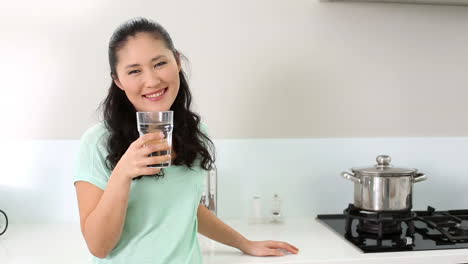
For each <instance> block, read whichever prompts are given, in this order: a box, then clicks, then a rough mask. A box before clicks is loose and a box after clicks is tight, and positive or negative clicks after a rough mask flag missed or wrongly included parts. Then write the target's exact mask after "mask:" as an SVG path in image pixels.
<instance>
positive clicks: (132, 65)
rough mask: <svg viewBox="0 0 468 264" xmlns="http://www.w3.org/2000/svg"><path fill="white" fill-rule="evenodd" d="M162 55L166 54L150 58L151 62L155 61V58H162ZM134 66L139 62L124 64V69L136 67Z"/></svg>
mask: <svg viewBox="0 0 468 264" xmlns="http://www.w3.org/2000/svg"><path fill="white" fill-rule="evenodd" d="M163 57H166V56H164V55H159V56H156V57H154V58H152V59H151V62H153V61H157V60H159V59H160V58H163ZM136 66H140V64H138V63H134V64H130V65H127V66H125V69H128V68H132V67H136Z"/></svg>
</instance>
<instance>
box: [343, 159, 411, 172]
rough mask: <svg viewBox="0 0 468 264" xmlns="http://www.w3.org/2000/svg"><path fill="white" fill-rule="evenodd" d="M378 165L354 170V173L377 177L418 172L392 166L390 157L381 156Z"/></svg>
mask: <svg viewBox="0 0 468 264" xmlns="http://www.w3.org/2000/svg"><path fill="white" fill-rule="evenodd" d="M376 160H377V164H376V165H374V167H370V168H352V169H351V170H352V171H353V172H354V173H358V174H372V175H376V176H406V175H412V174H414V173H415V172H417V171H418V170H417V169H405V168H395V167H393V166H392V165H390V161H391V160H392V158H390V156H388V155H379V156H377V158H376Z"/></svg>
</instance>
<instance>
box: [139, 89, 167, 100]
mask: <svg viewBox="0 0 468 264" xmlns="http://www.w3.org/2000/svg"><path fill="white" fill-rule="evenodd" d="M167 89H168V87H166V88H163V89H159V90H157V91H154V92H152V93H147V94H144V95H142V97H143V98H145V99H146V100H149V101H151V102H155V101H159V100H161V99H162V98H163V97H164V95H166V93H167ZM161 91H164V93H163V94H162V95H160V96H158V97H147V96H148V95H153V94H157V93H160V92H161Z"/></svg>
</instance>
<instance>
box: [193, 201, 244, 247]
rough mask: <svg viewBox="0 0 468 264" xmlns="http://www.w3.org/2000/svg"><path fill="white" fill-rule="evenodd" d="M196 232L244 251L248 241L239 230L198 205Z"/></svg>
mask: <svg viewBox="0 0 468 264" xmlns="http://www.w3.org/2000/svg"><path fill="white" fill-rule="evenodd" d="M197 217H198V232H199V233H200V234H202V235H204V236H206V237H208V238H210V239H213V240H216V241H218V242H220V243H223V244H225V245H228V246H231V247H235V248H237V249H239V250H241V251H244V248H245V246H246V245H247V243H248V242H249V240H247V239H246V238H245V237H244V236H242V235H241V234H240V233H239V232H237V231H236V230H234V229H233V228H231V227H230V226H228V225H227V224H225V223H224V222H223V221H221V220H220V219H219V218H218V217H216V215H214V214H213V213H211V212H210V210H208V209H207V208H206V207H205V206H203V205H199V206H198V212H197Z"/></svg>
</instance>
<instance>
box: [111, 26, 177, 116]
mask: <svg viewBox="0 0 468 264" xmlns="http://www.w3.org/2000/svg"><path fill="white" fill-rule="evenodd" d="M117 61H118V63H117V65H116V71H117V76H114V82H115V84H116V85H117V86H118V87H119V88H120V89H122V90H123V91H124V92H125V94H126V95H127V97H128V99H129V100H130V102H131V103H132V104H133V106H134V107H135V109H136V110H137V111H139V112H151V111H167V110H169V109H170V108H171V105H172V104H173V103H174V100H175V98H176V96H177V93H178V91H179V85H180V80H179V71H180V63H179V62H178V60H176V58H175V57H174V54H173V53H172V51H171V50H169V49H168V48H167V47H166V46H165V44H164V41H163V40H160V39H156V38H155V37H154V36H153V35H151V34H149V33H138V34H136V35H135V36H133V37H129V38H128V40H127V42H126V43H125V44H124V46H123V47H122V48H121V49H120V50H118V51H117Z"/></svg>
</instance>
